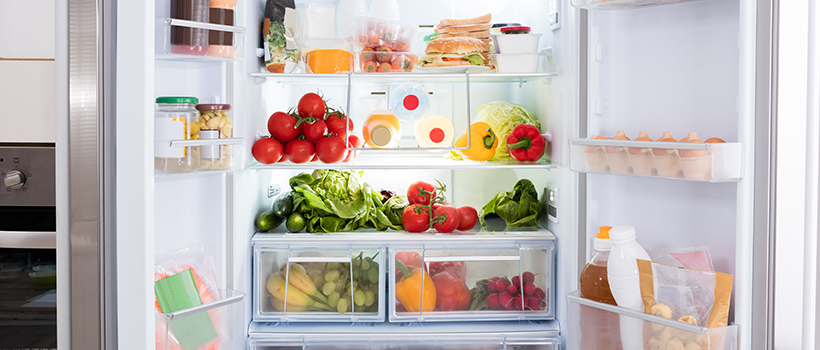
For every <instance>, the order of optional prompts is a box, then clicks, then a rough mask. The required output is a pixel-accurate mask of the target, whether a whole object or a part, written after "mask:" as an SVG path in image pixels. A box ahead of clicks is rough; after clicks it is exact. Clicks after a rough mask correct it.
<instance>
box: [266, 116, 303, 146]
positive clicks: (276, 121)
mask: <svg viewBox="0 0 820 350" xmlns="http://www.w3.org/2000/svg"><path fill="white" fill-rule="evenodd" d="M302 124H304V123H302ZM302 124H299V126H298V127H297V126H296V118H294V117H293V116H291V115H289V114H287V113H285V112H276V113H273V114H272V115H271V116H270V118H268V132H270V134H271V136H273V137H275V138H276V139H277V140H279V141H282V142H288V141H290V140H293V139H295V138H296V137H297V136H299V133H300V132H301V131H302V130H301V129H302Z"/></svg>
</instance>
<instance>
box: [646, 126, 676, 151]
mask: <svg viewBox="0 0 820 350" xmlns="http://www.w3.org/2000/svg"><path fill="white" fill-rule="evenodd" d="M657 141H659V142H677V141H676V140H675V138H673V137H672V132H671V131H664V132H663V136H661V137H660V138H659V139H658V140H657ZM666 152H667V150H666V149H665V148H653V149H652V154H654V155H656V156H658V157H660V156H663V155H665V154H666Z"/></svg>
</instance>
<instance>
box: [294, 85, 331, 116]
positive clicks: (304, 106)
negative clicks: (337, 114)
mask: <svg viewBox="0 0 820 350" xmlns="http://www.w3.org/2000/svg"><path fill="white" fill-rule="evenodd" d="M296 110H297V111H298V112H299V116H300V117H302V118H308V117H314V118H316V119H319V120H324V119H325V100H323V99H322V96H319V95H318V94H314V93H312V92H308V93H306V94H305V95H304V96H302V98H300V99H299V104H298V105H296Z"/></svg>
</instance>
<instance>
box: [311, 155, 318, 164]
mask: <svg viewBox="0 0 820 350" xmlns="http://www.w3.org/2000/svg"><path fill="white" fill-rule="evenodd" d="M318 161H319V155H318V154H314V155H313V158H311V159H310V162H311V163H313V162H318Z"/></svg>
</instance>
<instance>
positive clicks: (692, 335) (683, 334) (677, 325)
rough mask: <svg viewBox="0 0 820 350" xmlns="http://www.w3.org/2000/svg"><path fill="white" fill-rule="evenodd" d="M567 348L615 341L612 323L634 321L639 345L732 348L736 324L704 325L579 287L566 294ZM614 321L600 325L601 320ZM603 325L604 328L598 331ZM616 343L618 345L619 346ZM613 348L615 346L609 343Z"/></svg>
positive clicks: (617, 335) (649, 347)
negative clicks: (598, 298)
mask: <svg viewBox="0 0 820 350" xmlns="http://www.w3.org/2000/svg"><path fill="white" fill-rule="evenodd" d="M567 304H568V307H567V313H568V323H569V325H568V327H566V328H567V329H568V334H567V337H566V338H567V339H568V342H569V344H567V349H568V350H581V349H592V348H594V347H595V345H594V344H609V345H610V346H612V342H613V341H619V339H620V338H621V336H620V333H621V329H620V327H618V326H617V325H616V324H620V325H624V324H630V325H634V326H635V328H637V329H638V332H639V334H642V339H643V349H647V350H656V349H658V350H663V349H701V350H736V349H737V334H738V333H737V332H738V326H737V325H729V326H726V327H714V328H705V327H699V326H695V325H691V324H688V323H684V322H680V321H677V320H672V319H667V318H663V317H660V316H655V315H651V314H646V313H643V312H639V311H633V310H629V309H626V308H622V307H618V306H614V305H609V304H604V303H599V302H595V301H592V300H589V299H584V298H581V297H580V296H579V291H575V292H572V293H570V294H569V295H567ZM602 323H605V324H606V325H616V326H614V327H602V326H601V324H602ZM603 329H607V330H608V331H602V330H603ZM615 346H617V348H618V349H620V348H621V347H620V346H619V345H615ZM612 348H616V347H612Z"/></svg>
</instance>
